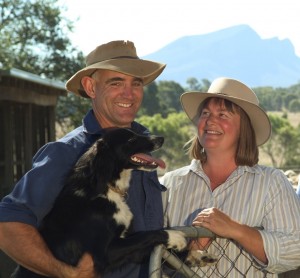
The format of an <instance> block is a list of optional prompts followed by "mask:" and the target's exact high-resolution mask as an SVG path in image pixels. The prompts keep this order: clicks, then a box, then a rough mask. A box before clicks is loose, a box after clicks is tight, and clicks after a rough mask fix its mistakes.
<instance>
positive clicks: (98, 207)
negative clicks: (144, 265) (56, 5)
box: [12, 128, 186, 277]
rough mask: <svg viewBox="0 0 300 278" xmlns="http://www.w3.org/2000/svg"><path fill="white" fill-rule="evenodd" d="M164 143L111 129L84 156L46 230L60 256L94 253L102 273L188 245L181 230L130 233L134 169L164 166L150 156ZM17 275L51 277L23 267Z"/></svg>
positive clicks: (74, 259)
mask: <svg viewBox="0 0 300 278" xmlns="http://www.w3.org/2000/svg"><path fill="white" fill-rule="evenodd" d="M163 141H164V139H163V137H159V136H143V135H138V134H136V133H134V132H133V131H132V130H131V129H126V128H111V129H107V131H106V132H105V133H104V135H103V137H102V138H100V139H98V140H97V141H96V142H95V143H94V144H93V145H92V146H91V147H90V148H89V150H88V151H87V152H86V153H84V154H83V155H82V157H81V158H80V159H79V160H78V162H77V163H76V165H75V166H74V168H73V170H72V171H71V173H70V174H69V176H68V177H67V179H66V183H65V186H64V188H63V190H62V192H61V193H60V195H59V196H58V198H57V200H56V202H55V204H54V207H53V209H52V210H51V211H50V212H49V214H48V215H47V216H46V217H45V219H44V221H43V223H42V225H41V228H40V233H41V235H42V237H43V238H44V240H45V242H46V243H47V245H48V247H49V249H50V250H51V252H52V253H53V255H54V256H55V257H56V258H58V259H59V260H61V261H63V262H65V263H67V264H70V265H73V266H76V265H77V264H78V262H79V260H80V258H81V257H82V255H83V254H84V253H85V252H88V253H90V254H91V255H92V257H93V260H94V266H95V271H96V272H97V273H99V274H100V275H101V274H104V273H106V272H108V271H111V270H114V269H119V268H121V267H122V266H123V265H125V264H127V263H131V262H134V263H139V262H142V261H144V260H145V259H147V258H149V255H150V253H151V251H152V249H153V247H154V246H155V245H158V244H164V245H166V246H167V248H174V249H177V250H178V251H180V250H182V249H184V248H185V247H186V239H185V237H184V236H183V234H182V233H181V232H180V231H172V230H156V231H141V232H137V233H135V234H132V235H130V236H127V235H126V232H127V230H128V228H129V226H130V224H131V222H132V218H133V216H132V213H131V211H130V209H129V207H128V206H127V204H126V202H125V201H126V200H125V199H126V191H127V189H128V187H129V181H130V178H131V172H132V170H133V169H139V170H144V171H153V170H155V169H156V168H157V167H158V166H160V167H163V168H164V167H165V165H164V162H163V161H162V160H160V159H155V158H153V157H152V156H150V155H149V153H151V152H152V151H154V150H157V149H159V148H160V147H161V146H162V144H163ZM12 277H45V276H41V275H38V274H35V273H33V272H31V271H30V270H28V269H26V268H24V267H22V266H19V267H18V268H17V270H16V271H15V273H14V274H13V276H12Z"/></svg>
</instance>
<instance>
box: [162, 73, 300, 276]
mask: <svg viewBox="0 0 300 278" xmlns="http://www.w3.org/2000/svg"><path fill="white" fill-rule="evenodd" d="M181 103H182V106H183V109H184V110H185V112H186V114H187V116H188V117H189V118H190V119H191V120H192V122H193V123H194V124H195V126H196V127H197V136H195V138H194V139H192V140H191V146H190V149H189V150H190V155H191V157H192V158H193V160H192V162H191V164H190V165H189V166H186V167H183V168H181V169H177V170H175V171H172V172H169V173H166V174H165V175H164V177H162V179H161V182H162V183H163V184H164V185H165V186H166V187H167V189H168V190H167V192H166V193H165V194H164V196H163V197H164V199H165V225H166V226H180V225H195V226H201V227H204V228H207V229H209V230H211V231H212V232H213V233H215V234H216V235H217V236H218V237H220V238H217V242H218V244H219V246H223V248H224V251H222V252H225V253H224V254H223V255H222V256H221V253H220V252H221V251H220V248H218V247H216V245H214V244H211V242H210V241H208V240H206V241H205V240H204V239H199V240H198V241H196V242H193V243H191V248H193V249H195V248H199V249H201V245H202V246H203V245H207V246H209V247H208V252H210V253H214V255H217V256H219V258H220V259H219V260H218V262H217V264H216V265H215V266H213V267H210V268H207V269H206V271H208V272H210V273H215V274H210V275H212V276H209V277H246V276H247V277H277V275H276V274H273V275H272V274H268V273H279V272H284V271H287V270H290V269H294V268H297V266H299V265H300V217H299V215H300V202H299V199H298V198H297V195H296V193H295V192H294V189H293V188H292V186H291V184H290V183H289V181H288V180H287V179H286V177H285V176H284V174H283V173H282V172H281V171H280V170H277V169H274V168H271V167H266V166H261V165H258V164H257V163H258V146H259V145H262V144H264V143H265V142H266V141H267V140H268V139H269V137H270V134H271V124H270V121H269V118H268V116H267V114H266V113H265V112H264V111H263V110H262V109H261V108H260V107H259V104H258V99H257V97H256V95H255V93H254V92H253V91H252V90H251V89H250V88H248V87H247V86H246V85H245V84H243V83H241V82H240V81H238V80H234V79H230V78H218V79H216V80H215V81H214V82H213V83H212V84H211V86H210V88H209V90H208V92H207V93H202V92H188V93H184V94H183V95H182V96H181ZM221 238H222V239H221ZM228 239H230V241H228ZM232 261H235V264H232ZM202 271H203V269H202ZM216 273H218V274H216Z"/></svg>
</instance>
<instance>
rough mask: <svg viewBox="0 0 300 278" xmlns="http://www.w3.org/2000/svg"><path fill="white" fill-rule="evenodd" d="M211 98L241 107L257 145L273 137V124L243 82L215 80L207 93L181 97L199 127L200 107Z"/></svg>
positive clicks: (187, 112) (186, 109) (190, 93)
mask: <svg viewBox="0 0 300 278" xmlns="http://www.w3.org/2000/svg"><path fill="white" fill-rule="evenodd" d="M210 97H218V98H223V99H227V100H229V101H231V102H233V103H235V104H237V105H238V106H240V107H241V108H242V109H243V110H244V111H245V112H246V113H247V115H248V116H249V118H250V121H251V124H252V126H253V129H254V131H255V135H256V144H257V146H260V145H262V144H264V143H265V142H266V141H267V140H268V139H269V138H270V136H271V130H272V129H271V123H270V120H269V117H268V115H267V114H266V112H265V111H264V110H263V109H262V108H260V107H259V101H258V98H257V96H256V94H255V93H254V92H253V91H252V90H251V89H250V88H249V87H248V86H246V85H245V84H243V83H242V82H240V81H238V80H235V79H231V78H226V77H220V78H217V79H215V80H214V81H213V82H212V83H211V85H210V87H209V89H208V91H207V92H185V93H183V94H182V95H181V97H180V101H181V105H182V107H183V109H184V111H185V113H186V114H187V116H188V117H189V118H190V119H191V121H192V122H193V123H194V124H195V125H196V126H197V125H198V119H199V106H200V105H201V103H202V102H203V101H204V100H206V99H207V98H210Z"/></svg>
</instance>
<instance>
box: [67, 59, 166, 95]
mask: <svg viewBox="0 0 300 278" xmlns="http://www.w3.org/2000/svg"><path fill="white" fill-rule="evenodd" d="M165 67H166V65H165V64H161V63H156V62H153V61H148V60H143V59H138V58H137V59H134V58H133V59H131V58H120V59H109V60H105V61H102V62H99V63H95V64H92V65H90V66H88V67H85V68H83V69H82V70H80V71H78V72H77V73H75V74H74V75H73V76H72V77H71V78H70V79H69V80H68V81H67V82H66V89H67V90H68V91H69V92H72V93H75V94H76V95H79V96H83V97H87V98H88V96H87V94H86V93H85V91H84V89H83V87H82V85H81V79H82V77H84V76H88V75H90V74H92V73H93V71H95V70H97V69H105V70H111V71H116V72H120V73H123V74H126V75H130V76H135V77H139V78H141V79H142V80H143V83H144V85H147V84H149V83H150V82H152V81H153V80H154V79H155V78H156V77H158V76H159V75H160V74H161V72H162V71H163V70H164V68H165Z"/></svg>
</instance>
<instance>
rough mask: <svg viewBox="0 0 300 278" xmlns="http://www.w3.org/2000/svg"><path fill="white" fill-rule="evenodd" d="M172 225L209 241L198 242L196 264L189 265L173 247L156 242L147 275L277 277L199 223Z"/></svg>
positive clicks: (155, 277)
mask: <svg viewBox="0 0 300 278" xmlns="http://www.w3.org/2000/svg"><path fill="white" fill-rule="evenodd" d="M172 229H173V230H178V231H181V232H183V233H184V234H185V236H186V238H187V239H188V240H192V239H196V238H197V239H199V238H200V239H205V238H207V239H206V240H207V241H208V242H209V244H207V245H205V246H200V245H199V249H201V251H197V252H198V253H197V256H198V254H199V257H197V260H196V262H197V264H196V265H193V266H190V262H188V260H187V257H186V256H181V254H180V253H176V252H174V250H167V249H166V248H165V247H164V246H163V245H159V246H156V247H155V248H154V251H153V252H152V254H151V258H150V267H149V277H150V278H167V277H171V278H183V277H188V278H191V277H192V278H206V277H210V278H222V277H230V278H241V277H257V278H260V277H263V278H264V277H277V275H275V276H274V274H271V273H269V272H267V271H265V270H264V269H263V267H262V266H261V265H260V264H259V263H258V262H257V261H256V260H255V259H254V258H253V257H252V256H251V255H249V254H248V253H247V252H246V251H244V249H243V248H242V247H241V246H239V245H238V244H237V243H236V242H234V241H231V240H229V239H225V238H220V237H217V236H216V235H215V234H213V233H212V232H210V231H209V230H207V229H205V228H202V227H192V226H189V227H173V228H172ZM199 241H201V240H199ZM203 258H205V260H204V261H202V259H203ZM207 258H209V259H213V260H207Z"/></svg>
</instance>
